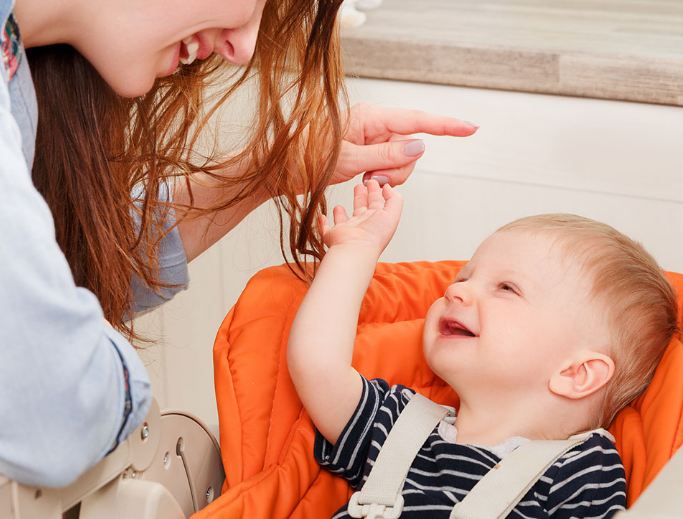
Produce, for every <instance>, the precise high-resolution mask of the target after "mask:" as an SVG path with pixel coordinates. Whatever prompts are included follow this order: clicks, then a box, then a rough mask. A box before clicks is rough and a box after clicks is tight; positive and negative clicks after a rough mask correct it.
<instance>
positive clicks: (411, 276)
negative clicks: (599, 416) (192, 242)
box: [195, 261, 683, 519]
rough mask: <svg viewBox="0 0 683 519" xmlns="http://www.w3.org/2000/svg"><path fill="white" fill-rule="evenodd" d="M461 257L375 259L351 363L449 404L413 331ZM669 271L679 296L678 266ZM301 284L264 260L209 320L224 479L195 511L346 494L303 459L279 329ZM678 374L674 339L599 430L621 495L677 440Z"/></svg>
mask: <svg viewBox="0 0 683 519" xmlns="http://www.w3.org/2000/svg"><path fill="white" fill-rule="evenodd" d="M461 265H462V262H454V261H443V262H437V263H426V262H418V263H397V264H380V265H378V267H377V271H376V273H375V277H374V279H373V281H372V283H371V285H370V287H369V289H368V292H367V294H366V296H365V300H364V301H363V306H362V309H361V314H360V318H359V323H358V334H357V339H356V346H355V351H354V357H353V363H354V366H355V367H356V368H357V369H358V370H359V371H360V372H362V373H363V374H364V375H365V376H367V377H370V378H372V377H382V378H384V379H386V380H388V381H389V382H391V383H397V382H401V383H403V384H406V385H408V386H411V387H413V388H415V389H416V390H417V391H419V392H421V393H423V394H424V395H426V396H428V397H430V398H432V399H433V400H435V401H437V402H440V403H444V404H449V405H457V396H456V395H455V393H454V392H453V391H452V390H451V389H450V388H449V387H448V386H447V385H446V384H445V383H444V382H443V381H441V380H440V379H438V378H437V377H436V376H435V375H434V374H433V373H432V372H431V371H430V369H429V368H428V367H427V365H426V363H425V362H424V359H423V357H422V347H421V331H422V322H423V316H424V315H425V313H426V311H427V308H428V307H429V306H430V305H431V303H432V302H433V301H434V300H435V299H436V298H437V297H439V296H440V295H441V294H443V292H444V289H445V287H446V286H447V285H448V284H449V282H450V281H451V280H452V279H453V278H454V277H455V274H456V273H457V271H458V269H459V268H460V267H461ZM669 279H670V280H671V282H672V283H673V284H674V286H676V287H677V289H678V292H679V294H681V293H682V292H683V275H679V274H671V275H670V276H669ZM305 291H306V286H305V284H304V283H303V282H301V281H300V280H298V279H296V278H295V277H294V276H293V275H292V274H291V273H290V272H289V270H288V269H287V268H286V267H284V266H281V267H274V268H269V269H266V270H264V271H262V272H260V273H258V274H257V275H256V276H254V278H252V280H251V281H250V282H249V284H248V285H247V287H246V289H245V290H244V293H243V294H242V296H241V297H240V299H239V300H238V301H237V304H236V305H235V306H234V307H233V309H232V310H231V311H230V313H229V314H228V316H227V317H226V318H225V321H224V322H223V324H222V325H221V327H220V330H219V332H218V336H217V337H216V342H215V346H214V369H215V384H216V397H217V402H218V413H219V420H220V430H221V433H220V443H221V450H222V457H223V464H224V466H225V469H226V482H225V486H224V489H223V491H224V493H223V495H221V496H220V497H219V498H218V499H217V500H216V501H214V503H212V504H211V505H210V506H208V507H207V508H205V509H204V510H203V511H201V512H199V513H198V514H196V515H195V517H197V518H202V519H206V518H218V517H220V518H229V517H250V518H264V519H265V518H269V519H272V518H280V517H282V518H284V517H295V518H313V517H329V516H330V515H331V514H332V513H333V512H334V511H335V510H336V509H337V508H339V507H340V506H341V505H342V504H343V503H344V502H345V501H346V500H347V499H348V498H349V496H350V494H351V493H350V491H349V488H348V486H347V485H346V483H345V482H344V481H343V480H341V479H340V478H336V477H333V476H332V475H331V474H329V473H328V472H326V471H324V470H321V469H320V467H319V466H318V465H317V463H316V462H315V460H314V459H313V439H314V432H313V426H312V424H311V422H310V420H309V418H308V416H307V415H306V413H305V412H304V411H303V409H302V406H301V403H300V402H299V399H298V398H297V395H296V392H295V390H294V387H293V385H292V382H291V380H290V378H289V374H288V372H287V366H286V347H287V337H288V335H289V328H290V325H291V323H292V320H293V319H294V316H295V313H296V310H297V308H298V306H299V303H300V302H301V299H302V298H303V296H304V294H305ZM679 301H680V295H679ZM682 306H683V305H682ZM321 347H324V345H321ZM681 373H683V344H681V342H679V340H678V339H675V340H674V341H672V343H671V344H670V345H669V347H668V350H667V352H666V355H665V356H664V358H663V360H662V362H661V363H660V365H659V368H658V369H657V372H656V374H655V377H654V380H653V381H652V384H651V385H650V387H649V388H648V390H647V391H646V392H645V393H644V394H643V395H642V396H641V397H640V398H638V399H637V400H636V401H635V402H634V403H633V404H632V405H631V406H629V407H627V408H626V409H624V410H623V411H622V412H621V413H620V414H619V415H618V417H617V418H616V420H615V421H614V423H613V424H612V426H611V428H610V430H611V431H612V433H614V434H615V436H616V438H617V447H618V449H619V452H620V453H621V455H622V458H623V460H624V465H625V467H626V474H627V478H628V485H629V495H628V499H629V503H632V502H633V501H634V500H635V499H636V498H637V497H638V496H639V495H640V493H641V492H642V491H643V490H644V488H645V487H646V486H647V485H648V483H649V482H650V481H652V479H653V478H654V477H655V475H656V474H657V472H659V470H660V469H661V468H662V467H663V466H664V464H665V463H666V462H667V460H668V459H669V458H670V457H671V456H672V454H673V453H674V452H675V450H676V449H677V448H678V447H679V446H680V445H681V444H682V443H683V416H682V410H683V377H681Z"/></svg>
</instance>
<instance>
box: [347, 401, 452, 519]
mask: <svg viewBox="0 0 683 519" xmlns="http://www.w3.org/2000/svg"><path fill="white" fill-rule="evenodd" d="M448 413H449V410H448V409H447V408H445V407H443V406H440V405H439V404H437V403H435V402H432V401H431V400H429V399H428V398H425V397H423V396H422V395H420V394H418V393H415V395H413V397H412V398H411V399H410V401H409V402H408V404H407V405H406V407H405V409H403V411H402V412H401V414H399V415H398V419H397V420H396V423H395V424H394V426H393V427H392V428H391V430H390V431H389V435H388V436H387V439H386V441H385V442H384V445H382V448H381V449H380V451H379V455H378V456H377V459H376V460H375V464H374V465H373V467H372V470H370V474H369V475H368V479H367V480H366V481H365V484H364V485H363V488H362V489H361V490H360V491H359V492H356V493H354V494H353V495H352V496H351V500H350V501H349V506H348V512H349V515H350V516H351V517H356V518H361V517H364V518H367V519H396V518H397V517H399V516H400V515H401V512H402V510H403V496H402V495H401V490H402V489H403V483H404V482H405V479H406V476H407V475H408V470H409V469H410V466H411V465H412V464H413V461H414V460H415V457H416V456H417V453H418V452H419V451H420V448H421V447H422V445H424V443H425V441H427V438H428V437H429V435H430V434H431V432H432V431H433V430H434V428H435V427H436V426H437V425H438V424H439V422H440V421H441V420H442V419H443V418H444V417H445V416H446V415H447V414H448Z"/></svg>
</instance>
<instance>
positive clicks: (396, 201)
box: [382, 184, 403, 218]
mask: <svg viewBox="0 0 683 519" xmlns="http://www.w3.org/2000/svg"><path fill="white" fill-rule="evenodd" d="M382 196H383V197H384V200H385V203H384V210H385V211H386V212H388V213H389V214H391V215H392V216H394V217H396V218H399V217H400V216H401V211H402V210H403V197H402V196H401V194H400V193H399V192H398V191H396V190H394V189H393V188H392V187H391V186H390V185H389V184H384V187H382Z"/></svg>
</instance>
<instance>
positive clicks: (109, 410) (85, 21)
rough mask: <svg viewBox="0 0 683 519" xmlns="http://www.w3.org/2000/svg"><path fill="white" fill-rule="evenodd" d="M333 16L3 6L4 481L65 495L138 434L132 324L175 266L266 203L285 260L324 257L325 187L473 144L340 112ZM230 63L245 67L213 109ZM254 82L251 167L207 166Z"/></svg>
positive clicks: (329, 12)
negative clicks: (236, 101) (222, 117)
mask: <svg viewBox="0 0 683 519" xmlns="http://www.w3.org/2000/svg"><path fill="white" fill-rule="evenodd" d="M340 3H341V0H278V1H277V2H275V1H271V2H266V1H265V0H195V1H192V2H188V1H186V0H136V1H125V2H111V1H108V0H16V2H15V5H13V2H12V1H11V0H0V27H2V28H4V29H3V31H2V45H1V50H2V54H3V56H2V58H3V63H2V65H3V66H2V67H0V68H1V69H2V70H1V73H2V81H0V157H1V159H0V197H2V201H1V202H0V221H2V226H3V227H2V233H0V260H1V261H2V268H1V269H0V286H2V287H3V292H2V295H0V308H1V309H2V311H1V312H0V330H1V332H0V333H2V339H1V340H0V417H2V419H1V421H0V424H1V425H0V473H2V474H4V475H6V476H8V477H10V478H13V479H16V480H18V481H21V482H24V483H27V484H33V485H40V486H62V485H67V484H69V483H70V482H71V481H73V480H74V479H75V478H76V477H77V476H78V475H79V474H81V473H82V472H83V471H84V470H85V469H87V468H88V467H90V466H91V465H93V464H94V463H95V462H97V461H98V460H99V459H101V458H102V457H103V456H104V455H106V453H107V452H109V451H110V450H111V449H113V448H115V447H116V445H118V443H119V442H121V441H122V440H123V439H125V438H126V436H127V435H128V434H130V433H131V432H132V431H133V430H134V429H135V427H137V426H138V425H139V424H140V422H141V421H142V419H143V418H144V416H145V414H146V412H147V409H148V405H149V402H150V398H151V397H150V386H149V381H148V378H147V375H146V373H145V369H144V367H143V366H142V364H141V363H140V360H139V359H138V357H137V355H136V353H135V351H134V349H133V348H132V346H131V345H130V343H129V342H128V339H130V338H132V337H133V336H134V334H133V331H132V329H131V328H130V324H129V320H130V317H132V316H133V315H134V314H135V313H136V312H140V311H145V310H148V309H151V308H153V307H155V306H157V305H159V304H161V303H163V302H164V301H166V300H168V299H170V298H171V297H172V296H173V294H174V293H176V292H177V291H179V290H181V289H182V288H184V287H185V286H186V284H187V262H188V261H190V260H192V259H193V258H195V257H197V256H198V255H199V254H201V253H202V252H203V251H204V250H205V249H206V248H207V247H209V246H210V245H212V244H213V243H215V242H216V241H217V240H218V239H219V238H220V237H222V236H223V235H225V233H227V232H228V231H229V230H230V229H232V228H233V227H234V226H235V225H236V224H237V223H238V222H239V221H240V220H241V219H242V218H244V216H246V215H247V214H248V213H249V212H250V211H251V210H252V209H254V208H255V207H256V206H258V205H259V204H260V203H262V202H263V201H265V200H268V199H270V198H274V199H275V201H276V203H277V204H278V206H279V208H280V214H281V216H282V218H288V219H290V220H291V225H290V228H289V234H288V237H287V240H286V241H288V242H289V250H290V251H291V252H292V253H293V255H294V256H295V258H297V261H299V260H298V258H299V254H300V253H311V254H313V255H315V256H318V257H319V256H320V255H321V253H322V245H321V243H320V237H319V236H317V235H315V233H314V232H313V231H312V229H313V224H312V222H314V221H315V214H316V213H317V212H318V211H320V210H323V211H324V210H325V204H324V197H323V193H324V189H325V187H326V186H327V185H329V184H331V183H336V182H342V181H345V180H349V179H351V178H353V177H354V176H355V175H356V174H357V173H360V172H364V171H371V172H373V173H371V175H374V176H375V177H379V179H380V180H384V181H387V182H389V183H391V184H393V185H396V184H400V183H402V182H403V181H404V180H405V179H406V178H407V177H408V176H409V174H410V173H411V171H412V169H413V167H414V163H415V161H416V160H417V159H418V158H419V157H420V156H421V155H422V152H423V149H424V146H423V145H422V143H421V141H417V140H414V139H409V140H405V138H402V137H401V136H402V135H409V134H411V133H415V132H429V133H435V134H440V135H469V134H471V133H473V132H474V131H475V130H476V128H475V127H473V126H472V125H470V124H467V123H462V122H460V121H457V120H453V119H449V118H443V117H434V116H429V115H427V114H422V113H417V112H409V111H402V110H387V109H379V108H373V107H356V108H355V109H352V110H351V111H350V112H348V113H345V112H341V111H340V108H339V106H338V96H339V94H340V93H343V83H342V73H341V66H340V60H339V53H338V42H337V39H336V35H335V30H334V21H335V17H336V13H337V10H338V8H339V4H340ZM257 35H258V38H257ZM283 42H286V45H284V44H283ZM24 48H26V49H28V54H26V53H24V50H23V49H24ZM252 56H253V59H252ZM225 62H227V63H231V64H233V65H243V66H244V67H243V68H241V69H239V71H238V72H235V73H234V74H238V75H237V76H234V75H233V77H232V81H230V82H229V83H230V85H231V86H230V88H229V89H228V91H227V93H225V94H224V95H223V96H222V97H221V98H219V99H217V100H216V99H213V100H211V99H208V98H207V97H206V95H205V93H206V89H205V87H206V86H208V85H209V84H210V83H211V80H212V78H216V81H215V82H214V85H215V86H216V85H217V86H220V85H221V84H228V80H226V79H225V74H221V69H222V65H223V64H224V63H225ZM29 63H30V65H31V70H30V71H29V68H28V65H29ZM31 75H32V77H33V81H32V77H31ZM252 77H255V78H256V79H257V80H258V89H259V98H258V107H257V114H256V116H255V121H254V125H253V131H252V132H251V135H250V138H249V140H248V142H247V145H246V146H245V147H244V148H243V149H244V151H241V152H237V153H235V154H233V155H232V156H230V157H223V158H220V157H219V156H218V155H217V154H216V156H215V157H214V156H207V157H204V156H200V154H199V153H198V151H197V150H198V149H199V148H198V147H197V140H198V137H199V135H200V133H201V132H202V130H203V129H204V128H205V126H206V124H207V120H208V118H209V117H210V116H211V114H212V112H213V111H214V110H215V109H216V108H217V107H218V106H219V105H220V104H221V103H222V102H223V101H224V100H225V99H226V98H227V97H229V95H230V94H231V93H232V92H233V91H234V90H235V89H236V88H238V87H239V86H241V85H242V84H243V83H244V82H246V81H247V80H249V78H252ZM215 86H214V90H215V89H216V88H215ZM34 87H35V89H34ZM36 101H37V102H36ZM38 112H39V113H40V118H39V119H38V121H39V124H37V113H38ZM366 175H367V173H366ZM381 177H384V178H383V179H382V178H381ZM299 194H303V195H304V196H303V200H302V199H301V198H297V195H299ZM281 221H282V219H281ZM281 241H282V245H283V252H284V248H285V247H284V243H285V237H284V234H283V237H282V240H281ZM109 323H111V324H109ZM117 330H118V331H117ZM120 332H121V333H120Z"/></svg>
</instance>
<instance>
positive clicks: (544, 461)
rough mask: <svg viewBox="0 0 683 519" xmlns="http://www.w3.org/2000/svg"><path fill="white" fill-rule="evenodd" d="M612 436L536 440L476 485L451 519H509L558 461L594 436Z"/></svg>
mask: <svg viewBox="0 0 683 519" xmlns="http://www.w3.org/2000/svg"><path fill="white" fill-rule="evenodd" d="M593 433H599V434H602V435H607V436H608V437H609V438H612V436H611V435H610V434H609V433H608V432H607V431H605V430H603V429H597V430H595V431H589V432H585V433H581V434H576V435H574V436H571V437H570V438H569V439H567V440H535V441H530V442H528V443H525V444H523V445H521V446H520V447H518V448H516V449H515V450H514V451H512V452H511V453H509V454H508V455H506V456H505V458H503V459H502V460H501V461H500V463H498V464H497V465H496V466H495V467H493V468H492V469H491V470H490V471H488V472H487V473H486V475H485V476H484V477H483V478H482V479H480V480H479V482H478V483H477V484H476V485H474V488H473V489H472V490H470V492H469V493H468V494H467V495H466V496H465V498H464V499H463V500H462V501H460V502H459V503H458V504H457V505H455V508H453V511H452V512H451V515H450V519H494V518H503V517H507V516H508V514H510V513H511V512H512V510H513V509H514V508H515V506H517V503H519V501H520V500H521V499H522V498H523V497H524V496H525V495H526V493H527V492H528V491H529V490H530V489H531V487H533V486H534V484H535V483H536V481H538V479H539V478H540V477H541V476H542V475H543V474H544V473H545V471H546V470H548V468H549V467H550V466H551V465H552V464H553V463H555V461H557V459H558V458H559V457H560V456H562V455H563V454H565V453H566V452H568V451H569V450H571V449H572V448H573V447H575V446H577V445H579V444H580V443H582V442H584V441H585V440H586V439H587V438H588V437H589V436H590V435H591V434H593Z"/></svg>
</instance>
